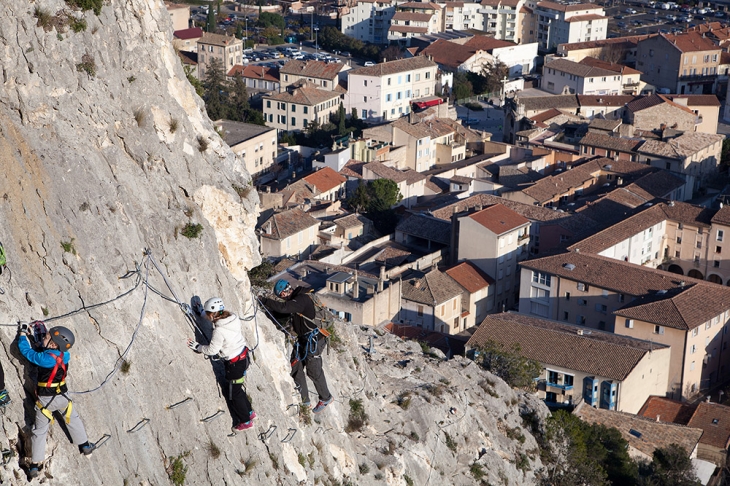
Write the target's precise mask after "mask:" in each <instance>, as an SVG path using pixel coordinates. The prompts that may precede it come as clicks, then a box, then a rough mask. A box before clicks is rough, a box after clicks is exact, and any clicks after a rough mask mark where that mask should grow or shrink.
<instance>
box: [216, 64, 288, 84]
mask: <svg viewBox="0 0 730 486" xmlns="http://www.w3.org/2000/svg"><path fill="white" fill-rule="evenodd" d="M239 74H240V75H241V76H243V77H244V78H248V79H263V80H264V81H272V82H274V83H278V82H279V70H278V69H276V68H268V67H265V66H258V65H248V66H243V65H241V64H236V65H235V66H233V67H232V68H231V70H230V71H228V75H227V76H228V77H229V78H233V77H235V76H238V75H239Z"/></svg>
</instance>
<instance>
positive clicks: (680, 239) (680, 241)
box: [677, 236, 682, 245]
mask: <svg viewBox="0 0 730 486" xmlns="http://www.w3.org/2000/svg"><path fill="white" fill-rule="evenodd" d="M677 243H678V244H680V245H681V244H682V237H681V236H677Z"/></svg>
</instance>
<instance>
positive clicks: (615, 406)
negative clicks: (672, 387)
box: [466, 312, 670, 414]
mask: <svg viewBox="0 0 730 486" xmlns="http://www.w3.org/2000/svg"><path fill="white" fill-rule="evenodd" d="M489 341H491V342H494V343H497V344H498V345H499V346H500V347H501V348H502V349H512V348H513V347H514V346H515V345H518V346H519V347H520V352H521V354H522V355H523V356H525V357H527V358H530V359H534V360H535V361H538V362H539V363H540V364H542V365H543V366H544V369H543V371H542V374H541V375H540V377H539V379H538V382H537V394H538V397H540V398H541V399H543V400H545V402H546V403H548V404H550V405H552V406H570V405H576V404H578V403H580V402H581V401H583V402H585V403H586V404H588V405H590V406H593V407H596V408H604V409H608V410H618V411H621V412H626V413H632V414H633V413H637V412H638V411H639V409H641V406H642V405H643V404H644V402H645V401H646V399H647V398H648V397H649V396H651V395H652V394H656V395H658V394H664V393H665V391H666V389H667V380H668V368H669V359H670V349H669V346H666V345H658V344H656V343H652V342H650V341H648V340H646V341H645V340H639V339H633V338H627V337H623V336H618V335H616V334H612V333H608V332H599V331H595V332H584V331H583V329H582V328H580V327H578V326H574V325H571V324H566V323H562V322H556V321H550V320H547V319H539V318H535V317H530V316H526V315H522V314H517V313H512V312H508V313H503V314H495V315H491V316H487V318H486V319H484V321H483V322H482V323H481V324H480V325H479V328H478V329H477V330H476V332H475V333H474V335H473V336H472V337H471V339H469V341H468V342H467V345H466V346H467V349H468V350H471V349H477V350H478V349H479V347H480V346H483V345H485V344H486V343H488V342H489Z"/></svg>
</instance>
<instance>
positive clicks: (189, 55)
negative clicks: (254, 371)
mask: <svg viewBox="0 0 730 486" xmlns="http://www.w3.org/2000/svg"><path fill="white" fill-rule="evenodd" d="M177 55H178V57H179V58H180V61H182V63H183V64H187V65H190V66H196V65H197V64H198V53H197V52H188V51H177Z"/></svg>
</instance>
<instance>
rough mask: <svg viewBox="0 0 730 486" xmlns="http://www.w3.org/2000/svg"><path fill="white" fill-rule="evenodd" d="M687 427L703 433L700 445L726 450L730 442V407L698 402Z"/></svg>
mask: <svg viewBox="0 0 730 486" xmlns="http://www.w3.org/2000/svg"><path fill="white" fill-rule="evenodd" d="M687 425H688V426H690V427H696V428H698V429H702V430H704V431H705V432H704V433H703V434H702V438H701V439H700V444H707V445H709V446H712V447H717V448H718V449H727V446H728V443H729V442H730V407H728V406H725V405H721V404H719V403H706V402H700V403H699V404H698V405H697V409H696V410H695V413H694V415H692V419H691V420H690V421H689V423H688V424H687Z"/></svg>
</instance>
